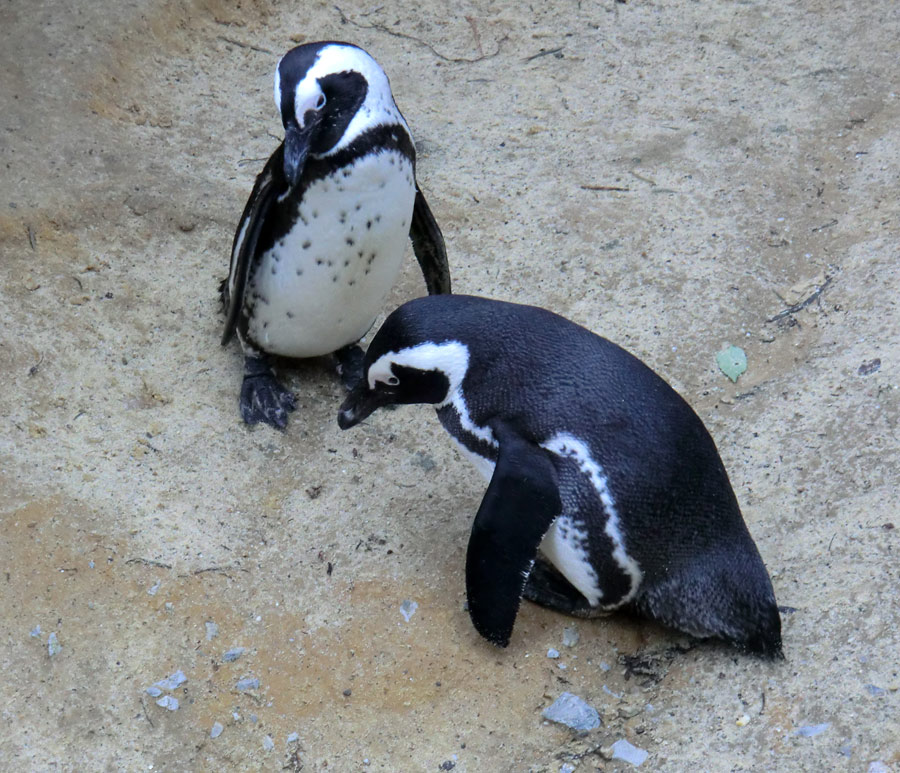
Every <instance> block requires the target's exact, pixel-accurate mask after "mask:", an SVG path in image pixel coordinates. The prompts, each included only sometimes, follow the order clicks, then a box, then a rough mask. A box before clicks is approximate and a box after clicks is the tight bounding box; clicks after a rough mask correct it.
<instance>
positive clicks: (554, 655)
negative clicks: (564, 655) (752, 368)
mask: <svg viewBox="0 0 900 773" xmlns="http://www.w3.org/2000/svg"><path fill="white" fill-rule="evenodd" d="M547 657H548V658H558V657H559V650H555V649H553V647H551V648H550V649H549V650H547Z"/></svg>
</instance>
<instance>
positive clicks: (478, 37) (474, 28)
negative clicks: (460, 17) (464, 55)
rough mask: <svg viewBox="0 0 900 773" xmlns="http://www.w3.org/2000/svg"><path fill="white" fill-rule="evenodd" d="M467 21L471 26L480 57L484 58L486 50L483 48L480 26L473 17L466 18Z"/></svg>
mask: <svg viewBox="0 0 900 773" xmlns="http://www.w3.org/2000/svg"><path fill="white" fill-rule="evenodd" d="M466 21H467V22H469V26H470V27H471V28H472V37H473V38H475V48H477V49H478V55H479V56H484V49H483V48H482V47H481V35H479V34H478V25H477V24H475V19H473V18H472V17H471V16H466Z"/></svg>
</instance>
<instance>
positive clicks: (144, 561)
mask: <svg viewBox="0 0 900 773" xmlns="http://www.w3.org/2000/svg"><path fill="white" fill-rule="evenodd" d="M125 563H126V564H144V565H145V566H157V567H159V568H160V569H171V568H172V565H171V564H164V563H163V562H162V561H154V560H153V559H152V558H129V559H128V560H127V561H126V562H125Z"/></svg>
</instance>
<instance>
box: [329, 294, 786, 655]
mask: <svg viewBox="0 0 900 773" xmlns="http://www.w3.org/2000/svg"><path fill="white" fill-rule="evenodd" d="M398 403H432V404H434V405H435V407H436V408H437V413H438V418H439V419H440V421H441V424H443V426H444V429H446V430H447V431H448V432H449V433H450V435H451V436H452V437H453V439H454V440H455V441H456V442H457V443H458V444H459V445H460V447H461V449H462V450H463V452H464V453H465V454H466V455H467V456H469V457H470V458H471V459H472V460H473V461H474V462H475V464H476V466H477V467H478V468H479V469H480V470H481V471H482V472H483V473H484V474H485V476H486V477H488V478H489V480H490V484H489V486H488V489H487V492H486V493H485V496H484V499H483V500H482V502H481V507H479V509H478V513H477V515H476V516H475V522H474V524H473V526H472V534H471V537H470V540H469V547H468V553H467V556H466V592H467V595H468V600H469V614H470V615H471V617H472V622H473V623H474V625H475V628H476V629H477V630H478V632H479V633H481V635H482V636H484V637H485V638H487V639H488V640H489V641H491V642H493V643H494V644H497V645H499V646H501V647H505V646H506V645H507V644H508V643H509V637H510V634H511V633H512V628H513V623H514V622H515V619H516V614H517V612H518V608H519V602H520V599H521V598H522V596H523V595H524V597H525V598H527V599H530V600H531V601H534V602H537V603H538V604H542V605H544V606H548V607H551V608H553V609H557V610H559V611H562V612H566V613H568V614H572V615H579V616H584V617H592V616H597V615H600V614H604V613H607V612H610V611H612V610H615V609H622V610H629V611H632V612H636V613H638V614H641V615H644V616H646V617H649V618H651V619H653V620H657V621H659V622H660V623H663V624H665V625H667V626H670V627H672V628H676V629H678V630H680V631H683V632H685V633H687V634H690V635H692V636H696V637H700V638H705V637H713V636H714V637H719V638H721V639H725V640H726V641H729V642H732V643H733V644H736V645H737V646H739V647H741V648H744V649H747V650H750V651H752V652H757V653H761V654H764V655H768V656H773V657H774V656H778V655H781V619H780V617H779V614H778V607H777V606H776V604H775V594H774V592H773V590H772V583H771V581H770V580H769V576H768V574H767V573H766V569H765V567H764V566H763V563H762V560H761V558H760V556H759V552H758V551H757V549H756V545H754V543H753V540H752V538H751V537H750V534H749V532H748V531H747V527H746V525H745V524H744V521H743V518H742V517H741V513H740V510H739V509H738V503H737V499H736V498H735V495H734V492H733V491H732V489H731V484H730V483H729V481H728V475H727V474H726V472H725V468H724V467H723V465H722V461H721V459H720V458H719V454H718V452H717V451H716V446H715V444H714V443H713V440H712V438H711V437H710V436H709V433H708V432H707V431H706V428H705V427H704V426H703V423H702V422H701V421H700V419H699V418H698V417H697V415H696V414H695V413H694V411H693V410H691V408H690V406H688V404H687V403H686V402H685V401H684V400H683V399H682V398H681V397H680V396H679V395H678V394H677V393H676V392H675V391H674V390H673V389H672V388H671V387H670V386H669V385H668V384H667V383H666V382H665V381H663V380H662V379H661V378H660V377H659V376H657V375H656V374H655V373H654V372H653V371H652V370H650V368H648V367H647V366H646V365H644V364H643V363H642V362H641V361H640V360H638V359H637V358H635V357H634V356H632V355H631V354H629V353H628V352H626V351H625V350H623V349H621V348H619V347H618V346H616V345H615V344H613V343H611V342H610V341H607V340H606V339H604V338H600V337H599V336H597V335H594V334H593V333H591V332H590V331H589V330H586V329H585V328H583V327H580V326H579V325H576V324H575V323H573V322H570V321H568V320H566V319H564V318H562V317H560V316H558V315H556V314H553V313H551V312H549V311H546V310H544V309H539V308H535V307H532V306H519V305H516V304H511V303H503V302H500V301H493V300H488V299H485V298H474V297H469V296H462V295H456V296H433V297H428V298H420V299H418V300H414V301H410V302H409V303H406V304H404V305H403V306H401V307H400V308H398V309H397V310H396V311H394V312H393V313H392V314H391V315H390V316H389V317H388V318H387V320H386V321H385V323H384V325H383V326H382V328H381V329H380V330H379V331H378V333H377V334H376V335H375V338H374V339H373V341H372V344H371V346H370V347H369V350H368V352H367V353H366V356H365V362H364V378H363V380H362V381H361V382H360V383H359V384H358V385H357V386H356V387H355V388H354V389H353V391H352V392H351V393H350V395H349V396H348V397H347V399H346V401H345V402H344V404H343V405H342V406H341V409H340V413H339V415H338V423H339V424H340V426H341V428H342V429H347V428H349V427H352V426H354V425H355V424H357V423H358V422H360V421H361V420H363V419H365V418H366V417H367V416H368V415H369V414H371V413H372V412H373V411H374V410H375V409H376V408H379V407H381V406H385V405H393V404H398ZM538 551H540V553H539V552H538Z"/></svg>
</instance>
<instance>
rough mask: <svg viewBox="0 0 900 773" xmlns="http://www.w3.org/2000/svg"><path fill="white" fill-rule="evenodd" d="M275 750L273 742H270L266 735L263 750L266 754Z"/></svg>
mask: <svg viewBox="0 0 900 773" xmlns="http://www.w3.org/2000/svg"><path fill="white" fill-rule="evenodd" d="M274 748H275V741H273V740H272V736H270V735H267V736H265V738H263V749H265V750H266V751H267V752H270V751H272V749H274Z"/></svg>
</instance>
